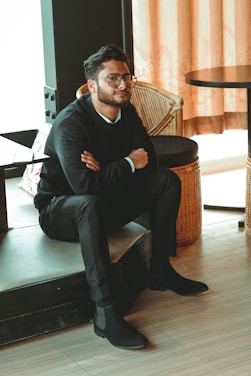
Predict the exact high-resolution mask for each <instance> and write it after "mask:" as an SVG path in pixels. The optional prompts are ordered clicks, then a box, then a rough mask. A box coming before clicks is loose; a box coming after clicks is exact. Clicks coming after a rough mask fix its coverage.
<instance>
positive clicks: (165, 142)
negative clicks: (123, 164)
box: [76, 81, 202, 246]
mask: <svg viewBox="0 0 251 376" xmlns="http://www.w3.org/2000/svg"><path fill="white" fill-rule="evenodd" d="M87 92H88V86H87V84H84V85H82V86H80V87H79V88H78V90H77V92H76V97H77V98H79V97H80V96H81V95H83V94H86V93H87ZM131 103H132V104H133V105H134V106H135V108H136V109H137V112H138V114H139V116H140V117H141V119H142V121H143V124H144V126H145V127H146V129H147V132H148V134H149V135H150V136H151V139H152V142H153V144H154V146H155V149H156V152H157V155H158V157H159V164H160V166H161V167H169V168H171V169H172V170H174V171H175V172H176V174H177V175H178V176H179V177H180V179H181V182H182V193H181V203H180V209H179V214H178V219H177V224H176V225H177V244H178V245H179V246H182V245H185V244H188V243H191V242H192V241H194V240H196V239H197V238H198V237H199V236H200V234H201V221H202V220H201V213H202V209H201V208H202V205H201V182H200V168H199V158H198V145H197V143H196V142H194V141H192V140H190V139H188V138H185V137H183V117H182V106H183V100H182V98H181V97H179V96H177V95H175V94H172V93H170V92H169V91H166V90H164V89H162V88H159V87H156V86H154V85H152V84H149V83H147V82H142V81H137V84H136V86H135V87H134V89H133V92H132V97H131Z"/></svg>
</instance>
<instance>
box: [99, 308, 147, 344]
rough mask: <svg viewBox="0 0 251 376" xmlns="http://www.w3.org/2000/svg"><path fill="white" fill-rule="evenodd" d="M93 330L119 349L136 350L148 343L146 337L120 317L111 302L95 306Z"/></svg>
mask: <svg viewBox="0 0 251 376" xmlns="http://www.w3.org/2000/svg"><path fill="white" fill-rule="evenodd" d="M94 332H95V333H96V334H97V335H98V336H100V337H102V338H106V339H107V340H108V341H109V342H110V343H111V344H112V345H113V346H115V347H119V348H120V349H125V350H138V349H143V348H144V347H146V346H147V345H148V341H147V339H146V338H145V337H144V336H143V335H142V334H140V333H138V332H137V331H136V330H135V329H134V328H132V327H131V326H130V325H129V324H128V323H127V322H126V320H124V319H123V318H122V317H120V316H119V315H118V314H117V312H116V311H115V309H114V306H113V305H112V304H111V305H108V306H105V307H97V309H96V315H95V318H94Z"/></svg>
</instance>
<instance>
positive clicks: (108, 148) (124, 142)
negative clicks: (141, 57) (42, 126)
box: [34, 95, 157, 210]
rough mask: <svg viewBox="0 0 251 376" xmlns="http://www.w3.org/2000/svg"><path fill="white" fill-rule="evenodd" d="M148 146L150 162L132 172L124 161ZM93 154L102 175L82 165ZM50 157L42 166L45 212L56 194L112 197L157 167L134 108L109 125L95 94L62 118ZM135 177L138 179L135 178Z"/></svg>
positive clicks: (39, 200)
mask: <svg viewBox="0 0 251 376" xmlns="http://www.w3.org/2000/svg"><path fill="white" fill-rule="evenodd" d="M138 148H144V149H145V150H146V151H147V152H148V157H149V162H148V165H147V166H146V167H145V168H144V169H140V170H136V171H135V173H134V174H132V170H131V167H130V164H129V163H128V161H127V160H125V159H124V158H125V157H126V156H128V155H129V153H130V152H131V151H132V150H133V149H138ZM84 150H86V151H89V152H90V153H92V154H93V156H94V158H95V159H96V160H97V161H98V162H99V164H100V166H101V169H100V171H92V170H90V169H88V168H87V167H86V166H85V163H83V162H82V161H81V157H80V155H81V153H83V151H84ZM44 152H45V154H47V155H49V156H50V158H49V159H48V160H46V161H44V163H43V167H42V171H41V175H40V176H41V179H40V182H39V185H38V193H37V195H36V196H35V200H34V201H35V206H36V207H37V208H38V209H39V210H41V209H42V208H43V207H44V206H45V205H46V203H47V202H48V201H49V200H50V199H51V198H52V197H54V196H61V195H74V194H76V195H81V194H95V195H105V194H106V193H109V194H111V193H112V192H113V191H114V190H116V189H118V187H120V186H124V185H126V184H132V183H133V181H134V182H136V181H137V178H136V177H138V178H139V177H140V176H144V175H146V174H148V173H149V172H150V171H153V170H154V169H155V168H156V165H157V158H156V153H155V151H154V148H153V145H152V143H151V140H150V138H149V136H148V134H147V132H146V129H145V127H144V126H143V124H142V121H141V119H140V118H139V116H138V115H137V112H136V110H135V108H134V107H133V106H132V105H131V104H129V105H128V106H127V107H126V108H124V109H122V111H121V119H120V120H119V121H118V122H117V123H116V124H108V123H107V122H106V121H105V120H104V119H103V118H102V117H101V116H100V115H99V114H98V113H97V112H96V111H95V109H94V107H93V105H92V101H91V97H90V95H84V96H82V97H81V98H80V99H78V100H76V101H74V102H72V103H71V104H70V105H68V106H67V107H66V108H65V109H63V110H62V111H61V112H60V113H59V115H58V116H57V118H56V120H55V122H54V124H53V126H52V128H51V131H50V134H49V136H48V138H47V142H46V145H45V151H44ZM135 178H136V179H135Z"/></svg>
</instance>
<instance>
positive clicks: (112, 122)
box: [95, 108, 121, 124]
mask: <svg viewBox="0 0 251 376" xmlns="http://www.w3.org/2000/svg"><path fill="white" fill-rule="evenodd" d="M95 110H96V109H95ZM96 111H97V113H98V114H99V115H100V116H101V117H102V118H103V119H104V120H105V121H106V122H107V123H108V124H116V123H117V122H118V121H119V120H120V119H121V109H120V108H119V111H118V114H117V116H116V118H115V119H114V121H111V120H110V119H108V118H107V117H106V116H104V115H102V114H101V113H100V112H99V111H98V110H96Z"/></svg>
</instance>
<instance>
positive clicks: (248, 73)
mask: <svg viewBox="0 0 251 376" xmlns="http://www.w3.org/2000/svg"><path fill="white" fill-rule="evenodd" d="M185 80H186V83H188V84H190V85H195V86H206V87H219V88H248V89H250V88H251V65H234V66H225V67H216V68H207V69H200V70H197V71H193V72H189V73H186V74H185Z"/></svg>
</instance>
